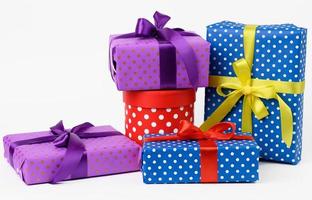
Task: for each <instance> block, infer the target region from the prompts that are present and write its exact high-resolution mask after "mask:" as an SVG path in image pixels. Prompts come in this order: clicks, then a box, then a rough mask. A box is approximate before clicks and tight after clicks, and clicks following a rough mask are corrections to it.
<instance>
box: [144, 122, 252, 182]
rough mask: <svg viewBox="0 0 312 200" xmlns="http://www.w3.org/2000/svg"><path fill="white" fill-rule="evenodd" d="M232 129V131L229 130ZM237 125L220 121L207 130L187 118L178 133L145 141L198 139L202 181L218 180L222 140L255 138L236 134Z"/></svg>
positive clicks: (181, 123) (145, 140)
mask: <svg viewBox="0 0 312 200" xmlns="http://www.w3.org/2000/svg"><path fill="white" fill-rule="evenodd" d="M229 131H230V132H229ZM235 131H236V125H235V124H234V123H232V122H220V123H218V124H216V125H214V126H212V127H211V128H210V129H208V130H207V131H202V130H200V129H199V128H198V127H196V126H194V125H193V124H192V123H191V122H189V121H187V120H181V122H180V127H179V132H178V133H177V134H176V135H164V136H158V137H151V138H145V139H144V142H156V141H176V140H197V141H198V143H199V146H200V155H201V156H200V164H201V168H200V174H201V182H218V147H217V144H216V141H220V140H253V137H252V136H248V135H235Z"/></svg>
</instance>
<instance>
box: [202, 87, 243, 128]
mask: <svg viewBox="0 0 312 200" xmlns="http://www.w3.org/2000/svg"><path fill="white" fill-rule="evenodd" d="M241 96H242V93H241V91H234V92H233V93H231V95H230V96H228V97H227V98H226V99H225V100H224V101H223V102H222V103H221V105H220V106H219V107H218V108H217V109H216V110H215V111H214V112H213V113H212V114H211V116H210V117H208V119H207V120H206V121H205V122H204V123H203V124H202V125H201V126H200V129H201V130H202V131H207V130H208V129H209V128H210V127H212V126H213V125H215V124H216V123H218V122H220V121H222V120H223V119H224V118H225V116H226V115H227V114H228V113H229V112H230V111H231V110H232V108H233V107H234V106H235V104H236V103H237V101H238V100H239V99H240V98H241Z"/></svg>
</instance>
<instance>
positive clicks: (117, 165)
mask: <svg viewBox="0 0 312 200" xmlns="http://www.w3.org/2000/svg"><path fill="white" fill-rule="evenodd" d="M91 129H92V130H94V131H95V132H100V131H103V130H104V131H107V130H115V129H114V128H112V127H111V126H97V127H92V128H91ZM50 134H51V133H50V132H49V131H42V132H33V133H21V134H12V135H7V136H5V137H4V138H3V143H4V156H5V158H7V159H8V158H9V146H10V144H11V143H12V142H15V141H18V140H25V139H31V138H35V137H42V136H48V135H50ZM82 140H83V142H84V144H85V147H86V154H87V163H88V164H87V169H88V176H87V177H92V176H100V175H108V174H116V173H123V172H131V171H138V170H139V169H140V161H139V160H140V146H139V145H137V144H136V143H135V142H133V141H131V140H130V139H128V138H127V137H126V136H124V135H117V136H108V137H98V138H88V139H82ZM65 151H66V149H65V148H58V147H55V146H54V144H52V142H49V143H40V144H33V145H23V146H19V147H17V148H16V149H15V152H14V155H13V165H14V169H15V170H16V172H17V173H18V174H19V175H20V177H21V178H22V179H23V181H24V182H25V183H26V184H38V183H46V182H50V181H51V180H52V177H53V176H54V174H55V172H56V171H57V169H58V168H59V167H60V164H61V162H62V160H63V157H64V155H65ZM71 178H72V177H68V178H67V180H68V179H71ZM75 178H83V177H75Z"/></svg>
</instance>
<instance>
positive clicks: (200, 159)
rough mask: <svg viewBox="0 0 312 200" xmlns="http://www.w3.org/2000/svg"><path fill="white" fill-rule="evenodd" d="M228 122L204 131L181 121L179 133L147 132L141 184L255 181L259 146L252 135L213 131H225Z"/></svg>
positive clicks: (256, 178)
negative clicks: (142, 182)
mask: <svg viewBox="0 0 312 200" xmlns="http://www.w3.org/2000/svg"><path fill="white" fill-rule="evenodd" d="M230 124H231V125H230V126H235V125H234V124H232V123H230ZM224 125H225V129H224ZM228 125H229V124H228V123H226V124H224V123H221V124H218V125H217V126H218V127H214V128H213V129H210V130H209V131H208V132H205V133H203V132H201V131H200V130H199V129H197V128H194V127H192V126H193V125H189V124H188V123H186V122H183V121H182V127H186V128H181V131H179V132H178V134H176V133H172V134H150V135H146V138H145V142H144V144H143V154H142V162H143V164H142V173H143V181H144V183H147V184H154V183H208V182H211V183H217V182H219V183H227V182H255V181H257V180H258V163H259V151H260V150H259V146H258V145H257V143H256V142H255V141H253V139H252V137H251V136H245V135H235V134H234V132H232V133H230V134H229V133H228V134H226V135H224V134H223V133H215V131H217V132H218V131H220V130H221V132H222V131H224V130H226V129H227V128H228ZM220 126H223V128H221V129H220ZM220 134H221V136H220Z"/></svg>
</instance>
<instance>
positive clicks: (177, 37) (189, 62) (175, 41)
mask: <svg viewBox="0 0 312 200" xmlns="http://www.w3.org/2000/svg"><path fill="white" fill-rule="evenodd" d="M159 33H160V34H161V36H162V37H163V38H164V39H165V40H167V41H169V42H170V43H171V44H172V45H173V46H174V47H175V48H176V50H177V52H178V54H179V55H180V56H181V58H182V61H183V63H184V64H185V67H186V71H187V75H188V78H189V80H190V83H191V85H192V86H193V87H197V84H198V67H197V61H196V54H195V52H194V50H193V48H192V47H191V46H190V45H189V43H188V42H187V41H186V40H185V39H184V38H183V36H182V35H181V34H179V33H178V32H176V31H174V30H171V29H168V28H164V29H160V30H159Z"/></svg>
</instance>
